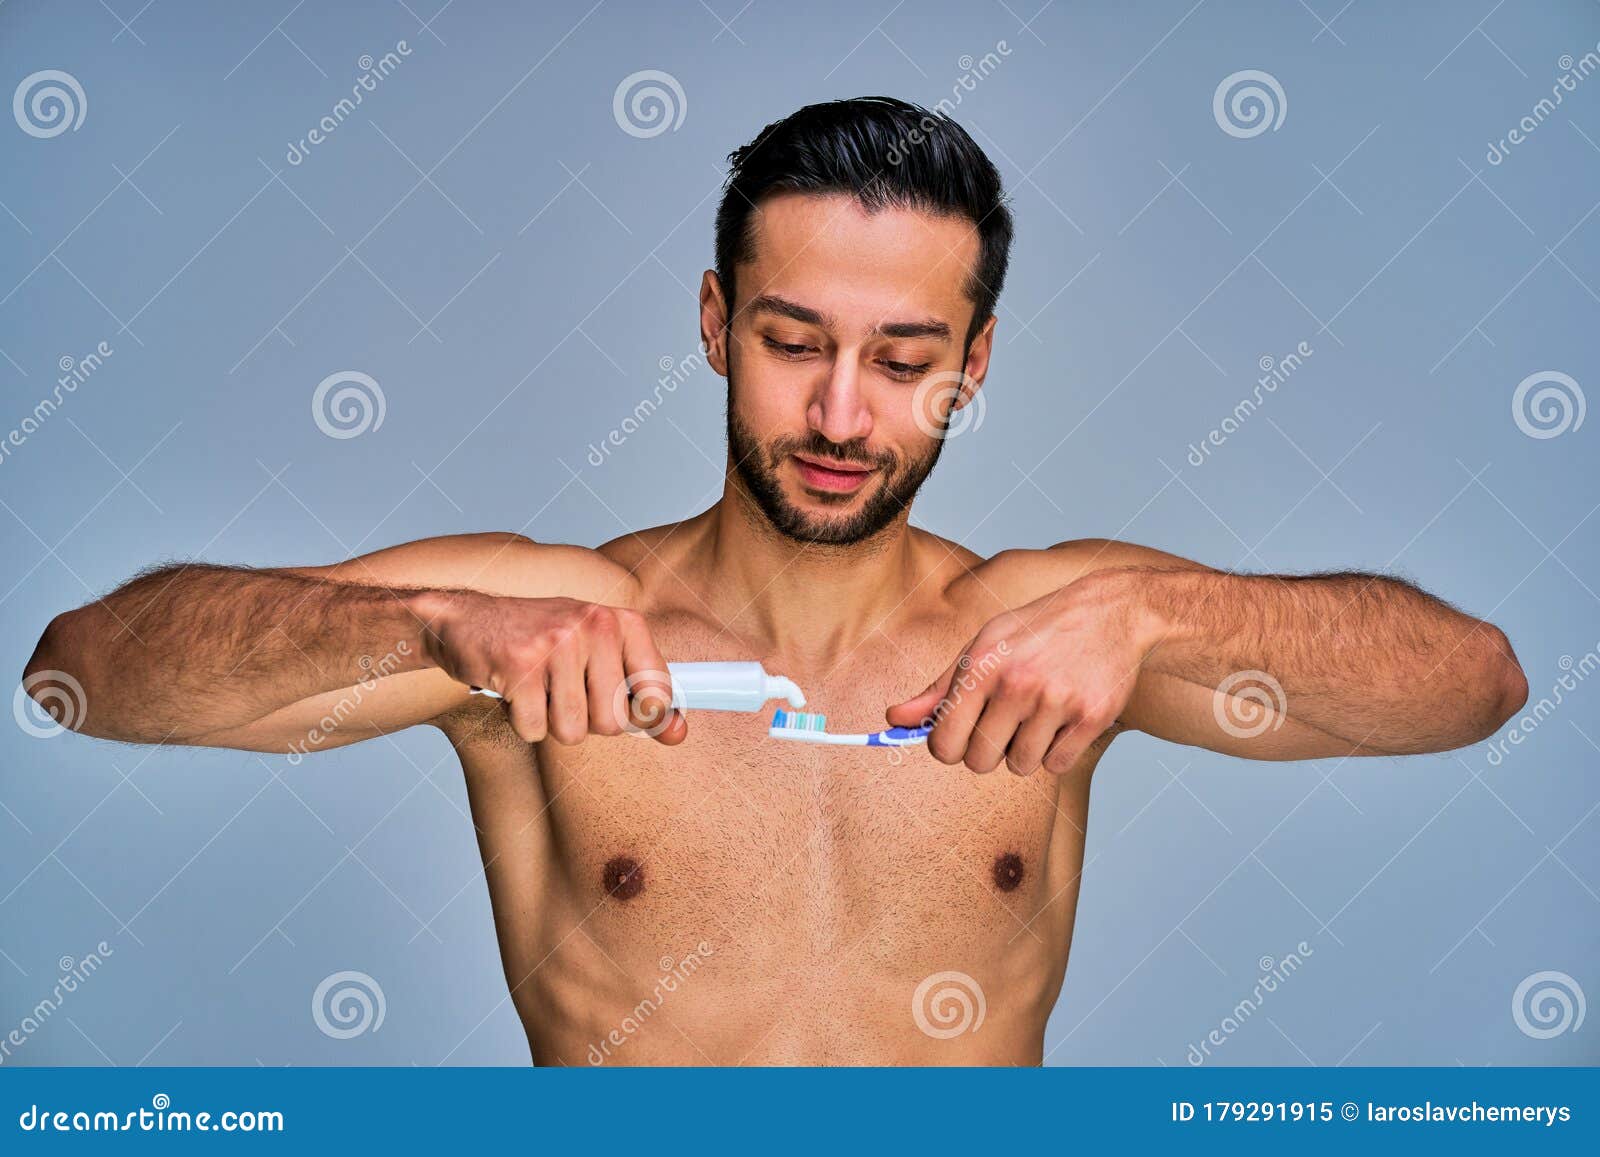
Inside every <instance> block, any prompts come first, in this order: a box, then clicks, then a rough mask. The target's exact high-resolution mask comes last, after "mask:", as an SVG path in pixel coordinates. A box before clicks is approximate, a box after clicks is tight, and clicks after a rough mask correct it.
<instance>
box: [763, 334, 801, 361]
mask: <svg viewBox="0 0 1600 1157" xmlns="http://www.w3.org/2000/svg"><path fill="white" fill-rule="evenodd" d="M761 340H762V342H763V343H764V344H765V345H766V347H767V348H768V349H769V350H777V351H778V352H779V353H781V354H783V355H784V356H785V357H791V358H796V357H800V356H802V355H804V354H808V353H810V352H811V347H810V346H808V345H796V344H794V343H793V342H785V341H774V340H773V339H772V338H770V337H764V338H762V339H761Z"/></svg>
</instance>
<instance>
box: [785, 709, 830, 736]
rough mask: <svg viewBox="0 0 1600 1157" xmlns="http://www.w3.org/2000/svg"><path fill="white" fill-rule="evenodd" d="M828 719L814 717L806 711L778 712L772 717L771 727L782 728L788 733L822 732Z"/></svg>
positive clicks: (821, 716)
mask: <svg viewBox="0 0 1600 1157" xmlns="http://www.w3.org/2000/svg"><path fill="white" fill-rule="evenodd" d="M827 723H828V717H827V716H826V715H816V714H813V713H811V712H808V711H784V710H781V709H780V710H779V711H778V712H777V714H775V715H773V717H772V726H773V727H775V728H780V727H781V728H784V729H786V730H789V731H824V730H826V729H827Z"/></svg>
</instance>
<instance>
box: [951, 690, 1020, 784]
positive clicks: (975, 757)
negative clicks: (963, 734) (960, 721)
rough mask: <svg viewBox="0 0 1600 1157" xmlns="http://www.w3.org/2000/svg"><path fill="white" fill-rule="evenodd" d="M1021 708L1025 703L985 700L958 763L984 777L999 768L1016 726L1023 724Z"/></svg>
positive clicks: (1015, 731)
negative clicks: (984, 704)
mask: <svg viewBox="0 0 1600 1157" xmlns="http://www.w3.org/2000/svg"><path fill="white" fill-rule="evenodd" d="M1025 707H1026V705H1025V704H1021V703H1017V702H1015V701H1014V700H1009V699H1005V698H995V699H991V700H989V703H988V705H987V706H986V707H984V709H983V714H982V715H980V716H978V722H977V723H975V724H974V725H973V728H972V737H971V738H970V739H968V740H967V755H966V758H965V759H964V760H963V761H962V762H963V763H965V764H966V765H967V768H968V770H970V771H975V772H977V773H978V774H979V775H987V774H988V773H989V772H991V771H993V770H994V769H995V768H997V767H999V766H1000V761H1001V760H1002V759H1004V758H1005V755H1006V748H1007V747H1009V746H1010V745H1011V738H1012V736H1014V735H1015V734H1016V733H1017V726H1018V725H1019V724H1020V723H1021V722H1022V721H1023V711H1024V709H1025Z"/></svg>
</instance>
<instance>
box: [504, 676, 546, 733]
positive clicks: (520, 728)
mask: <svg viewBox="0 0 1600 1157" xmlns="http://www.w3.org/2000/svg"><path fill="white" fill-rule="evenodd" d="M501 706H503V707H504V708H505V710H506V713H507V714H508V715H510V716H511V729H512V730H513V731H515V732H516V733H517V738H519V739H521V740H522V742H524V743H542V742H544V739H545V737H546V736H547V735H549V734H550V720H549V713H548V711H547V710H546V705H545V694H544V680H543V679H524V680H523V681H522V683H521V685H520V688H519V690H517V691H516V692H515V698H508V699H504V700H502V701H501Z"/></svg>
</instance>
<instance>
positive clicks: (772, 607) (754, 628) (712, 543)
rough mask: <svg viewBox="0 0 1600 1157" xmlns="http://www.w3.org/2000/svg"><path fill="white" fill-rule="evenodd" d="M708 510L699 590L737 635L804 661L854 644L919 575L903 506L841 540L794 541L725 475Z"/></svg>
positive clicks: (826, 660)
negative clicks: (875, 528) (704, 585)
mask: <svg viewBox="0 0 1600 1157" xmlns="http://www.w3.org/2000/svg"><path fill="white" fill-rule="evenodd" d="M707 515H708V516H709V517H708V522H709V525H708V526H707V538H706V547H707V549H706V552H705V554H704V556H703V557H704V558H705V560H706V574H707V576H708V578H709V580H710V582H709V583H708V589H707V590H706V591H704V592H703V595H704V597H705V598H706V599H707V600H708V601H709V602H710V603H711V604H712V605H713V606H715V607H716V608H717V609H718V610H719V611H720V612H721V613H723V614H724V615H725V616H726V617H727V621H728V622H729V623H730V624H731V623H734V622H737V624H738V629H739V632H740V634H741V635H745V636H755V639H753V640H752V641H759V642H760V643H761V644H762V645H763V646H764V648H765V649H766V650H769V651H772V652H776V653H779V654H783V655H788V656H792V657H794V658H796V659H799V660H803V661H805V662H807V663H814V664H817V665H820V666H827V665H830V664H831V663H832V662H834V661H836V660H837V659H839V658H840V657H841V656H843V655H845V654H847V653H848V652H850V651H851V650H853V649H854V648H855V647H857V646H858V645H859V644H860V643H861V642H862V641H863V640H865V639H866V638H867V637H868V636H869V635H871V634H872V633H873V632H874V631H875V630H877V629H878V628H879V627H881V626H883V625H884V624H885V623H886V622H887V620H888V619H889V618H890V617H891V616H892V615H893V613H894V612H895V610H896V609H897V608H899V607H900V606H901V605H902V604H903V603H904V602H905V601H906V598H907V596H908V595H909V593H910V591H911V590H912V589H913V588H914V587H915V585H916V584H917V582H918V581H919V579H920V578H921V577H922V575H921V573H920V569H919V565H918V552H917V550H916V547H915V543H914V540H913V536H912V533H911V531H910V529H909V527H908V526H907V524H906V515H905V514H904V513H903V514H902V515H901V516H900V517H899V518H897V519H895V520H894V521H893V522H891V523H890V524H889V525H888V526H886V527H884V529H883V530H882V531H880V532H879V533H877V534H875V535H873V536H872V537H871V538H870V539H866V540H863V541H861V542H857V543H852V544H849V545H847V546H831V545H820V544H815V543H803V542H797V541H795V540H794V539H791V538H788V537H787V536H785V535H783V534H780V533H779V532H778V531H777V530H775V529H774V528H773V527H772V525H771V523H770V522H768V520H767V518H766V516H765V515H764V514H763V513H762V512H761V510H760V508H759V507H758V506H757V505H756V503H755V501H754V499H752V498H751V497H750V496H749V495H748V494H747V493H745V492H744V490H743V489H742V488H740V487H739V486H738V485H737V483H735V482H732V481H730V482H729V483H728V484H727V486H726V487H725V488H724V491H723V496H722V500H721V501H720V502H719V503H717V505H716V506H715V507H713V508H712V509H711V510H710V511H708V512H707Z"/></svg>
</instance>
